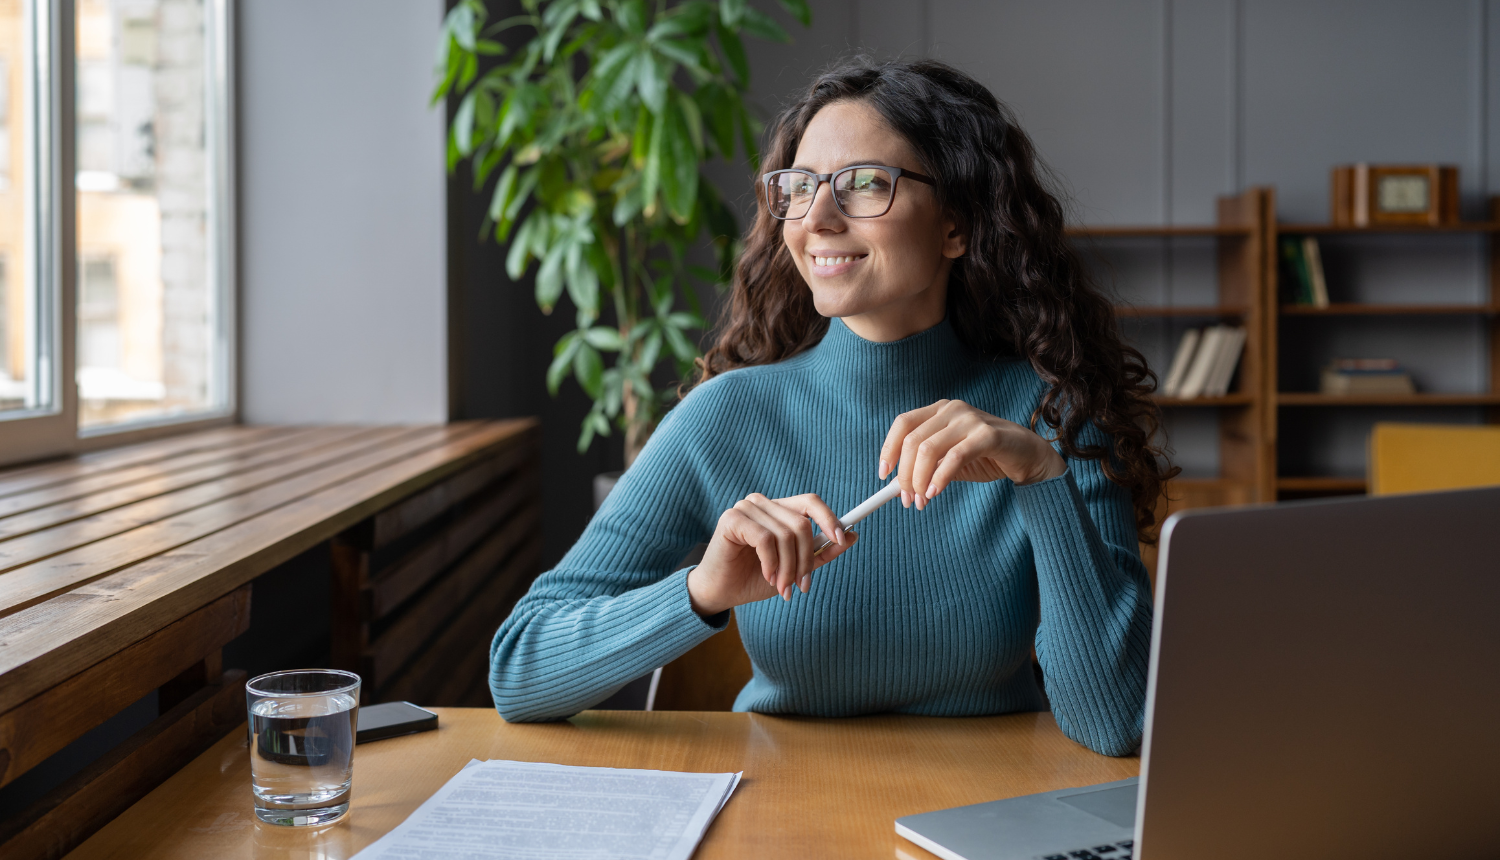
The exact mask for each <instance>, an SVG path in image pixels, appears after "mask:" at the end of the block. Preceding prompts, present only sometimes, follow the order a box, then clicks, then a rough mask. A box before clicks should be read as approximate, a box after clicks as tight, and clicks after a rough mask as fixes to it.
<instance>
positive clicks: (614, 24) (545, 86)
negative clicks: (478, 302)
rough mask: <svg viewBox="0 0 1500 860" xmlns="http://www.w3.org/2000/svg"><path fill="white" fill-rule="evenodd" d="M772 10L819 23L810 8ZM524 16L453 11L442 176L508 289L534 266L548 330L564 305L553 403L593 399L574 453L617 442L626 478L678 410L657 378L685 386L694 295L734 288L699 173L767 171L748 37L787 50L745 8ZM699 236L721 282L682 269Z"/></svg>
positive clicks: (718, 219) (628, 8)
mask: <svg viewBox="0 0 1500 860" xmlns="http://www.w3.org/2000/svg"><path fill="white" fill-rule="evenodd" d="M779 2H780V3H781V5H782V6H783V7H784V8H785V9H786V10H787V11H789V12H790V13H791V14H792V15H794V16H795V17H796V18H797V20H799V21H800V22H801V23H802V24H803V25H804V26H806V25H808V24H809V23H810V22H811V17H812V16H811V11H810V10H809V8H808V5H807V2H806V0H779ZM521 6H522V8H523V10H524V14H521V15H516V16H514V17H510V18H506V19H504V20H501V21H496V22H494V23H491V22H489V20H488V11H487V9H486V7H485V5H484V3H483V2H482V0H459V2H458V3H457V4H456V5H455V6H454V7H453V8H452V10H450V11H449V13H448V16H447V18H446V19H445V21H444V25H443V32H442V45H441V50H440V56H439V74H440V75H441V81H440V83H439V84H438V86H437V90H436V93H435V94H434V97H433V98H434V101H435V102H436V101H438V100H440V99H443V98H445V97H449V96H452V97H454V98H456V99H458V102H457V109H456V110H455V111H454V114H453V120H452V123H451V126H450V128H449V135H448V168H449V170H450V171H451V170H453V169H454V168H455V167H456V166H457V165H458V164H459V163H460V162H462V161H468V162H469V163H470V165H471V166H472V169H473V176H474V185H475V190H476V192H481V193H483V192H487V193H488V194H489V197H490V206H489V210H488V217H487V219H486V222H485V229H486V231H488V230H490V229H493V231H494V236H495V240H496V241H497V242H500V243H502V244H507V245H508V251H507V255H506V271H507V273H508V274H509V276H510V277H511V279H513V280H519V279H520V278H522V277H523V276H524V275H525V273H526V272H527V270H528V269H529V268H530V266H531V264H532V262H534V261H535V262H536V263H537V264H538V265H537V270H536V278H535V282H536V301H537V304H538V305H539V306H540V308H541V310H542V312H543V313H551V312H552V311H553V310H554V309H555V308H556V307H557V306H558V305H559V303H560V302H561V300H562V297H563V295H564V294H566V295H567V297H568V299H569V300H570V302H571V304H572V306H573V309H574V311H575V313H576V327H575V328H574V329H573V330H572V331H569V332H568V333H567V334H565V335H563V337H562V338H561V339H560V340H559V341H558V342H557V344H556V345H555V346H554V348H553V360H552V363H551V366H550V367H549V369H548V371H547V387H548V389H549V390H550V391H551V392H552V393H553V394H554V395H556V393H557V391H558V388H559V386H561V385H562V383H563V382H564V380H565V379H566V378H567V377H568V376H572V377H573V378H574V379H575V380H577V382H578V384H579V385H580V386H582V388H583V390H584V391H585V392H587V393H588V395H589V396H590V397H591V398H593V406H592V408H591V409H590V410H589V413H588V415H587V416H586V417H585V418H584V419H583V427H582V432H581V433H580V435H579V438H578V449H579V451H580V452H581V451H585V450H587V449H588V447H589V446H590V445H591V444H592V443H593V441H594V439H595V437H597V436H605V435H609V433H610V432H611V428H612V427H618V428H619V429H621V430H623V431H624V433H625V462H626V465H627V466H628V465H629V464H630V462H631V461H633V460H634V459H635V456H636V455H637V454H638V453H639V452H640V450H641V447H642V446H644V445H645V443H646V439H647V438H648V437H649V436H650V434H651V430H652V429H653V428H654V427H655V426H656V422H657V420H658V418H659V417H660V415H661V412H662V410H663V409H664V408H665V407H666V406H667V405H668V404H669V403H670V402H671V400H672V399H673V398H674V397H675V396H676V386H675V385H668V386H663V387H661V388H657V387H656V385H655V383H654V382H653V381H652V374H653V371H655V370H656V369H657V367H658V366H659V365H661V364H663V363H666V362H671V363H673V364H675V367H676V371H677V374H678V375H679V378H683V377H685V376H686V375H687V374H688V373H690V372H691V370H692V363H693V359H695V358H697V357H698V355H699V350H698V346H697V338H698V337H699V336H701V333H702V332H703V330H704V329H705V328H706V327H707V325H706V323H705V321H704V319H703V315H702V310H701V308H700V307H699V302H698V298H697V295H696V292H695V289H694V284H695V282H707V283H714V284H723V283H726V282H727V281H728V279H729V277H730V273H731V272H732V270H733V266H734V261H735V256H736V253H737V250H738V247H737V240H738V235H739V228H738V225H737V223H736V218H735V217H734V214H733V213H732V212H731V211H730V209H729V208H728V206H726V205H725V203H724V201H723V200H722V199H721V197H720V195H719V193H718V191H717V190H715V189H714V187H713V186H712V185H711V184H709V183H708V182H707V181H706V180H705V179H704V178H703V177H702V176H701V175H700V173H699V166H700V164H702V163H703V162H704V161H705V160H707V159H708V158H711V157H714V156H719V157H722V158H724V159H726V160H728V161H731V162H733V161H734V160H735V154H736V152H737V151H738V150H743V152H744V157H745V158H746V159H748V161H749V163H750V165H751V167H752V169H755V168H756V167H758V164H759V157H758V152H757V149H756V137H757V135H758V133H759V130H760V126H759V124H758V123H757V122H756V121H755V119H753V118H752V117H751V115H750V112H749V110H748V109H747V108H746V105H745V94H746V92H747V87H748V85H749V82H750V66H749V61H748V59H747V57H746V54H745V48H744V44H743V42H742V41H741V36H742V35H745V34H748V35H752V36H756V37H759V38H764V39H773V40H777V41H790V39H789V37H788V35H787V33H786V31H785V30H784V29H783V28H782V27H781V26H780V25H779V24H778V23H777V22H776V21H775V20H774V19H772V18H771V17H770V16H769V15H767V14H766V13H765V12H763V11H761V10H759V9H756V8H755V7H753V6H751V5H749V4H748V3H747V2H746V0H685V2H676V3H669V2H666V0H656V2H653V3H647V2H645V0H522V2H521ZM515 28H520V29H519V33H516V32H509V31H512V30H513V29H515ZM518 35H519V38H517V36H518ZM704 236H706V237H707V238H708V239H709V240H710V241H711V243H712V245H713V248H714V251H715V257H716V262H717V268H708V267H702V266H694V265H691V264H689V263H688V252H689V250H690V249H691V248H692V246H693V245H694V243H696V242H698V241H700V239H701V238H702V237H704Z"/></svg>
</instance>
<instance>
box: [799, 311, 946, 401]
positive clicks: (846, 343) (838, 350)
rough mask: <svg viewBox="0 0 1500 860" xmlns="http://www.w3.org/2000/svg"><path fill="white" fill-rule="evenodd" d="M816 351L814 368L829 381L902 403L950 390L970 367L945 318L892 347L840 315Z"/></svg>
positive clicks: (848, 388)
mask: <svg viewBox="0 0 1500 860" xmlns="http://www.w3.org/2000/svg"><path fill="white" fill-rule="evenodd" d="M811 353H812V354H811V356H810V357H811V361H812V363H813V365H814V366H816V367H818V368H819V370H820V371H821V372H822V373H826V374H827V378H828V379H829V380H830V381H833V380H837V381H838V382H839V383H840V384H842V385H845V386H848V387H847V389H846V391H848V392H849V393H851V394H856V395H860V394H870V393H875V392H886V393H889V394H891V395H894V396H896V397H897V398H900V399H905V398H904V397H903V396H902V395H910V394H917V393H919V392H923V393H926V392H939V391H941V390H944V389H946V388H947V387H948V386H949V385H950V384H951V383H952V382H953V380H955V379H956V378H957V376H958V375H960V374H962V372H963V370H964V368H965V366H966V365H967V364H968V358H967V354H966V352H965V350H964V347H963V344H962V343H961V342H959V340H958V335H957V333H956V332H954V330H953V325H952V324H951V323H949V322H948V320H947V318H946V317H945V318H944V319H943V321H942V322H940V323H938V324H937V325H935V326H933V327H932V328H929V329H927V330H925V331H920V332H917V333H916V334H914V335H910V336H909V337H904V338H902V339H900V340H895V341H890V342H889V343H879V342H876V341H871V340H865V339H864V338H862V337H860V336H859V335H857V334H855V333H854V332H853V331H852V330H851V329H850V328H849V326H847V325H845V324H844V321H843V320H841V319H839V318H837V317H835V318H833V319H831V320H829V322H828V333H827V334H826V335H824V336H823V340H822V342H821V343H819V344H818V345H817V346H816V347H814V348H813V349H812V350H811ZM939 396H941V395H939Z"/></svg>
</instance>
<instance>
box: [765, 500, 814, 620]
mask: <svg viewBox="0 0 1500 860" xmlns="http://www.w3.org/2000/svg"><path fill="white" fill-rule="evenodd" d="M807 495H808V496H811V497H812V498H814V499H816V498H817V496H814V495H812V494H811V493H809V494H807ZM796 498H797V503H792V504H788V501H787V500H786V499H775V500H768V501H769V504H768V506H767V510H769V511H770V512H771V514H772V515H774V516H775V517H776V518H777V520H778V521H780V522H781V523H782V524H784V525H785V526H787V527H788V528H790V529H791V530H792V536H793V538H794V540H795V541H796V549H795V552H796V556H795V561H796V567H795V570H793V571H792V575H791V577H790V578H789V579H788V580H787V582H786V593H787V595H788V596H790V593H791V590H792V589H793V588H796V587H797V583H798V582H799V581H800V580H801V579H802V578H803V577H805V576H806V575H807V574H808V573H809V572H810V571H811V570H812V569H813V565H814V560H813V554H812V551H813V544H814V543H815V542H816V538H814V536H813V530H812V523H813V521H812V520H811V519H809V518H808V513H807V511H808V510H809V508H810V504H809V502H808V501H807V498H806V497H796ZM818 504H819V505H821V507H822V508H824V509H825V510H827V508H828V506H827V505H824V504H822V500H818Z"/></svg>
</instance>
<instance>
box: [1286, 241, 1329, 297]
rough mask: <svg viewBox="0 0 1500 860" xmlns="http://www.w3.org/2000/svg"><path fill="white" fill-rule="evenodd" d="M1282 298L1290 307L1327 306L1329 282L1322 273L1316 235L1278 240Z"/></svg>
mask: <svg viewBox="0 0 1500 860" xmlns="http://www.w3.org/2000/svg"><path fill="white" fill-rule="evenodd" d="M1281 279H1282V282H1283V283H1284V284H1285V285H1286V289H1285V291H1284V295H1283V298H1284V300H1285V301H1287V302H1288V303H1289V304H1294V305H1308V306H1311V307H1318V308H1326V307H1328V281H1327V279H1326V278H1325V277H1324V274H1323V252H1322V250H1321V249H1320V248H1319V247H1318V240H1317V237H1315V236H1303V237H1302V238H1301V239H1298V238H1297V237H1295V236H1282V237H1281Z"/></svg>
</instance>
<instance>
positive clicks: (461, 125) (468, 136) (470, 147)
mask: <svg viewBox="0 0 1500 860" xmlns="http://www.w3.org/2000/svg"><path fill="white" fill-rule="evenodd" d="M478 97H479V91H478V90H470V91H469V94H468V95H466V96H464V99H463V101H461V102H459V103H458V110H457V111H456V112H455V113H454V114H453V142H454V143H455V144H457V146H458V152H459V154H460V155H468V154H470V153H472V152H473V151H474V110H475V101H476V100H477V99H478Z"/></svg>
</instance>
